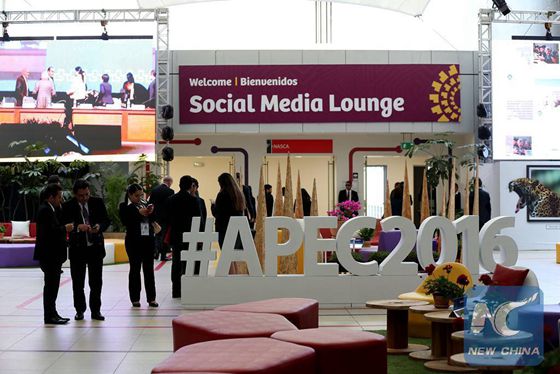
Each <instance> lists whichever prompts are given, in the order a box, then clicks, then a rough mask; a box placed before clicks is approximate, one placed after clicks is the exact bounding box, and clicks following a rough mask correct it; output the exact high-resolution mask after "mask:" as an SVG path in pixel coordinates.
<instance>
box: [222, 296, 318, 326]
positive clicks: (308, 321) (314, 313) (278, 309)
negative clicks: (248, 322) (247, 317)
mask: <svg viewBox="0 0 560 374" xmlns="http://www.w3.org/2000/svg"><path fill="white" fill-rule="evenodd" d="M215 310H222V311H230V312H251V313H274V314H280V315H282V316H284V317H286V318H287V319H288V321H290V322H291V323H293V324H294V325H296V327H297V328H298V329H312V328H316V327H319V303H318V302H317V300H313V299H301V298H280V299H268V300H260V301H252V302H249V303H242V304H235V305H224V306H221V307H218V308H216V309H215Z"/></svg>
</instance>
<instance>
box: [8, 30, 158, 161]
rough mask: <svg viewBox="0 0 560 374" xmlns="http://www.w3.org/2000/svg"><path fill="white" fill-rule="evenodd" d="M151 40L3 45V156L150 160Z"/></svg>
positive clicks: (14, 158) (153, 124) (152, 154)
mask: <svg viewBox="0 0 560 374" xmlns="http://www.w3.org/2000/svg"><path fill="white" fill-rule="evenodd" d="M153 44H154V42H153V40H151V39H126V40H107V41H106V40H54V41H53V40H48V41H45V40H42V41H40V40H36V41H10V42H3V43H2V42H0V161H18V160H24V158H25V157H47V158H51V157H56V158H57V159H58V160H59V161H71V160H75V159H84V160H88V161H136V160H138V158H139V157H140V155H143V154H144V155H146V156H147V158H148V160H153V159H155V130H156V115H155V101H156V93H157V91H156V83H155V71H154V69H155V53H156V52H155V49H154V47H153Z"/></svg>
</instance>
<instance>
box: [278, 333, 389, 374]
mask: <svg viewBox="0 0 560 374" xmlns="http://www.w3.org/2000/svg"><path fill="white" fill-rule="evenodd" d="M272 338H273V339H278V340H282V341H285V342H290V343H295V344H300V345H305V346H307V347H311V348H313V349H314V350H315V354H316V355H317V374H340V373H366V372H368V373H370V372H371V373H373V372H375V373H387V343H386V341H385V337H384V336H381V335H378V334H374V333H370V332H365V331H355V330H350V329H344V328H318V329H307V330H296V331H280V332H277V333H275V334H274V335H272Z"/></svg>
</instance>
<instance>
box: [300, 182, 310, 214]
mask: <svg viewBox="0 0 560 374" xmlns="http://www.w3.org/2000/svg"><path fill="white" fill-rule="evenodd" d="M301 203H302V206H303V215H304V216H305V217H308V216H310V215H311V196H310V195H309V192H307V190H306V189H305V188H302V189H301Z"/></svg>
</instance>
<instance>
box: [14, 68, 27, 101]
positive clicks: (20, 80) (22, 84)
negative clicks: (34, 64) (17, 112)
mask: <svg viewBox="0 0 560 374" xmlns="http://www.w3.org/2000/svg"><path fill="white" fill-rule="evenodd" d="M28 78H29V70H27V69H23V70H22V71H21V74H20V75H19V76H18V77H17V78H16V89H15V97H16V105H17V106H21V104H23V98H24V97H26V96H29V83H28V82H27V79H28Z"/></svg>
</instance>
